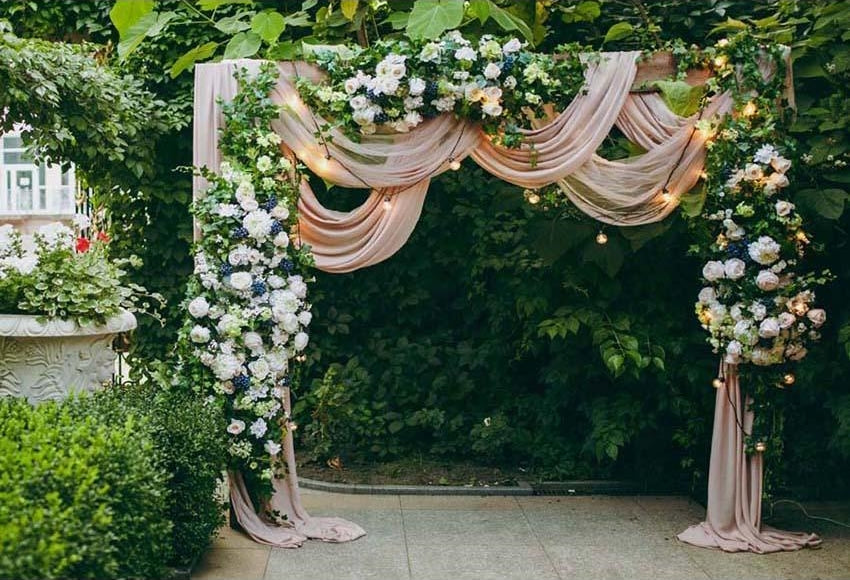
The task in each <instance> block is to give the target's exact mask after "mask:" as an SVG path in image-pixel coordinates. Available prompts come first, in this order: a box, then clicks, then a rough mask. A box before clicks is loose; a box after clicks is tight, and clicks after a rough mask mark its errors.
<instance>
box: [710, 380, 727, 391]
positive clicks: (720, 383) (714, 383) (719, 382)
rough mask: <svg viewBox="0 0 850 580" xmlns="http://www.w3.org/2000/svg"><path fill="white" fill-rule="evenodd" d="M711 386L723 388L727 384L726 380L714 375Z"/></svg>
mask: <svg viewBox="0 0 850 580" xmlns="http://www.w3.org/2000/svg"><path fill="white" fill-rule="evenodd" d="M711 386H712V387H714V388H715V389H722V388H723V387H724V386H726V381H724V380H723V379H722V378H720V377H714V380H713V381H711Z"/></svg>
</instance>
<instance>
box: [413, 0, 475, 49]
mask: <svg viewBox="0 0 850 580" xmlns="http://www.w3.org/2000/svg"><path fill="white" fill-rule="evenodd" d="M462 20H463V0H419V2H416V3H415V4H414V5H413V10H412V11H411V12H410V19H409V20H408V21H407V36H409V37H410V38H412V39H414V40H419V39H424V40H433V39H435V38H438V37H439V36H440V35H441V34H443V33H444V32H445V31H447V30H451V29H453V28H457V27H458V26H460V23H461V21H462Z"/></svg>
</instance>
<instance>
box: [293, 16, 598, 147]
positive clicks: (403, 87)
mask: <svg viewBox="0 0 850 580" xmlns="http://www.w3.org/2000/svg"><path fill="white" fill-rule="evenodd" d="M558 50H559V51H560V52H561V53H563V54H562V58H555V57H553V56H551V55H544V54H538V53H533V52H530V51H527V50H525V44H524V43H522V42H520V41H519V40H518V39H516V38H510V39H507V40H499V39H496V38H494V37H493V36H490V35H484V36H482V37H481V39H480V40H479V41H478V43H477V44H474V43H473V42H472V41H470V40H467V39H466V38H464V37H463V36H462V35H461V34H460V33H459V32H458V31H456V30H453V31H450V32H447V33H446V34H445V35H443V37H442V38H440V39H439V40H436V41H433V42H426V43H409V42H407V41H401V40H389V41H381V42H378V43H376V44H375V45H374V46H372V47H369V48H367V49H346V50H345V51H331V50H317V51H315V52H314V53H313V54H312V56H311V57H310V58H312V60H313V61H314V62H315V63H317V64H318V65H319V66H320V67H321V68H323V69H324V70H325V71H326V72H327V74H328V77H329V78H328V82H327V83H322V84H320V85H317V84H313V83H311V82H310V81H308V80H306V79H303V78H302V79H299V81H298V89H299V92H300V93H301V95H302V97H303V98H304V99H305V100H306V101H307V103H308V104H309V105H310V106H311V107H312V108H313V110H315V111H316V112H318V113H319V114H320V115H321V116H323V117H325V118H327V119H333V120H334V122H335V123H336V124H338V125H340V126H341V127H342V128H343V129H344V130H345V131H346V132H347V133H348V134H349V135H351V136H352V137H354V138H356V137H357V136H358V135H369V134H372V133H375V132H376V131H394V132H401V133H404V132H407V131H410V130H411V129H413V128H415V127H416V126H418V125H419V124H420V123H422V121H423V120H425V119H427V118H430V117H434V116H437V115H439V114H442V113H448V112H452V113H454V114H456V115H458V116H460V117H463V118H468V119H474V120H476V121H479V122H481V123H482V124H483V126H484V128H485V130H486V131H487V132H488V133H489V134H491V135H494V136H496V137H497V138H498V139H499V140H500V142H503V143H504V144H506V145H508V146H517V145H519V144H520V142H521V140H520V136H519V134H518V132H517V131H518V128H520V127H523V126H526V125H528V123H529V118H533V117H538V118H540V117H542V116H544V115H545V111H544V109H543V105H544V104H546V103H563V102H567V101H568V100H569V99H570V98H571V97H572V96H573V95H574V94H575V93H576V91H577V90H578V89H579V88H580V87H581V86H582V85H583V82H584V66H583V65H582V63H581V61H580V59H579V47H578V45H565V46H561V47H558Z"/></svg>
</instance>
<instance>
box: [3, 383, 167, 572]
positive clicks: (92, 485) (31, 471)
mask: <svg viewBox="0 0 850 580" xmlns="http://www.w3.org/2000/svg"><path fill="white" fill-rule="evenodd" d="M92 404H94V403H93V401H91V400H86V399H80V400H71V401H69V402H66V403H63V404H60V405H57V404H55V403H45V404H42V405H40V406H39V407H36V408H33V407H31V406H30V405H29V404H28V403H27V402H26V401H23V400H19V399H10V398H3V399H2V400H0V450H2V453H0V535H2V537H3V542H2V543H0V576H2V577H4V578H21V579H25V578H38V579H42V578H116V577H120V578H161V577H162V575H163V573H164V563H165V562H166V561H167V560H168V559H169V557H170V550H171V546H170V542H169V539H168V538H169V534H170V531H171V523H170V522H169V521H168V517H167V505H166V501H167V498H166V491H165V486H166V482H167V480H168V477H167V474H166V472H165V470H163V469H162V467H161V466H160V465H159V464H158V460H157V456H156V453H155V449H154V445H153V442H152V440H151V438H150V437H149V436H148V435H147V433H146V432H145V425H144V423H143V422H141V420H140V418H139V417H138V416H137V415H133V414H127V415H125V416H124V417H122V418H120V420H118V421H115V422H112V423H106V422H103V421H101V420H98V418H96V417H95V416H92V415H89V414H88V413H86V410H87V409H88V408H90V406H91V405H92Z"/></svg>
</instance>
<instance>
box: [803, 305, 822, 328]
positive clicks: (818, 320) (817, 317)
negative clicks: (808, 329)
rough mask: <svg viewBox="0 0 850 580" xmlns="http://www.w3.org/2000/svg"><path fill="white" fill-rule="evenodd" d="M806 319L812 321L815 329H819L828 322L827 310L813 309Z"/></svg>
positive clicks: (807, 313)
mask: <svg viewBox="0 0 850 580" xmlns="http://www.w3.org/2000/svg"><path fill="white" fill-rule="evenodd" d="M806 317H807V318H808V319H809V320H811V321H812V324H813V325H814V327H815V328H817V327H819V326H822V325H823V323H824V322H826V310H824V309H823V308H812V309H811V310H809V311H808V312H806Z"/></svg>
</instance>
